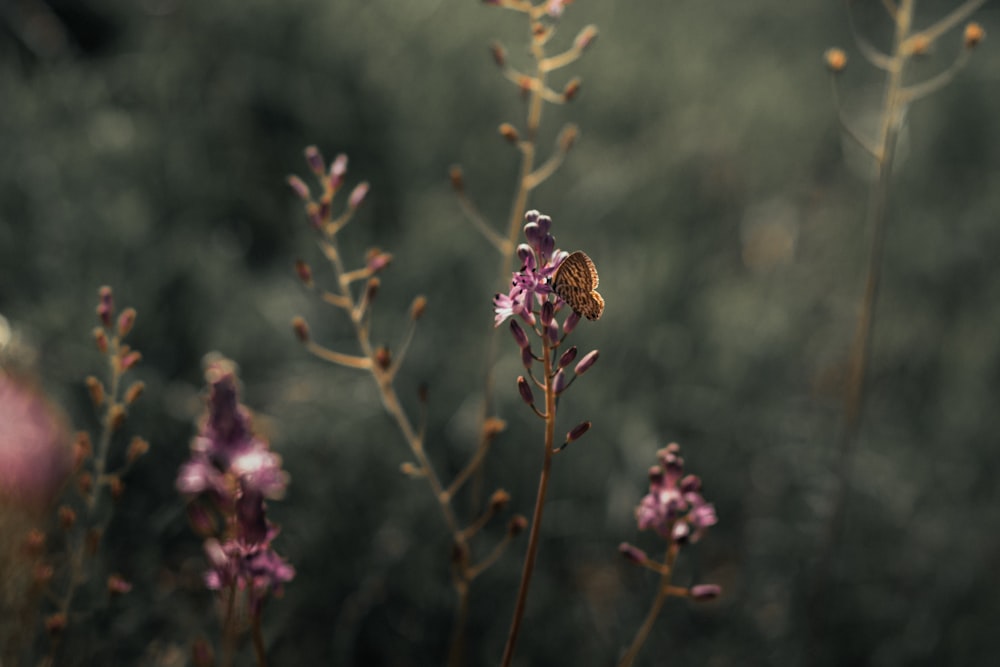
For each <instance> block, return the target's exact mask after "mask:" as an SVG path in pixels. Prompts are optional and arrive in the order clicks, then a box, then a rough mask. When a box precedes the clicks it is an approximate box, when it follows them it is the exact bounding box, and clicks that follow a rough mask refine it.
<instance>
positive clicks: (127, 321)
mask: <svg viewBox="0 0 1000 667" xmlns="http://www.w3.org/2000/svg"><path fill="white" fill-rule="evenodd" d="M135 315H136V313H135V308H126V309H125V310H123V311H122V313H121V315H119V316H118V335H119V336H121V337H122V338H124V337H125V336H127V335H128V334H129V332H130V331H132V327H133V326H135Z"/></svg>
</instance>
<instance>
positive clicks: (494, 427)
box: [483, 417, 507, 441]
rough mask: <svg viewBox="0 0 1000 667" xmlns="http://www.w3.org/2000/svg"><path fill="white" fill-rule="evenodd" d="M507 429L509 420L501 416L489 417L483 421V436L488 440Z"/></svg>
mask: <svg viewBox="0 0 1000 667" xmlns="http://www.w3.org/2000/svg"><path fill="white" fill-rule="evenodd" d="M506 430H507V422H505V421H504V420H502V419H500V418H499V417H487V418H486V420H485V421H484V422H483V438H485V439H486V440H488V441H491V440H493V439H494V438H495V437H497V436H498V435H500V434H501V433H503V432H504V431H506Z"/></svg>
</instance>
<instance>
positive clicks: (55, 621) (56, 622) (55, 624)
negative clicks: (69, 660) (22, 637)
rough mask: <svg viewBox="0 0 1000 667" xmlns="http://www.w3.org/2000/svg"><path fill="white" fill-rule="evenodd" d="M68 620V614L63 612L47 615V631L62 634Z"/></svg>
mask: <svg viewBox="0 0 1000 667" xmlns="http://www.w3.org/2000/svg"><path fill="white" fill-rule="evenodd" d="M68 622H69V621H68V620H67V618H66V614H63V613H62V612H59V613H57V614H51V615H49V616H46V617H45V631H46V632H48V633H49V634H50V635H58V634H61V633H62V631H63V630H65V629H66V625H67V623H68Z"/></svg>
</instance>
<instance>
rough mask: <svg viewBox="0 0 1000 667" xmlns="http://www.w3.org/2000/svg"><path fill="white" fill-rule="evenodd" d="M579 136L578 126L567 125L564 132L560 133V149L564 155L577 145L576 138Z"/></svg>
mask: <svg viewBox="0 0 1000 667" xmlns="http://www.w3.org/2000/svg"><path fill="white" fill-rule="evenodd" d="M578 134H579V130H577V128H576V125H567V126H566V127H564V128H563V130H562V132H560V133H559V149H560V150H561V151H562V152H563V153H568V152H569V150H570V149H571V148H573V144H575V143H576V137H577V135H578Z"/></svg>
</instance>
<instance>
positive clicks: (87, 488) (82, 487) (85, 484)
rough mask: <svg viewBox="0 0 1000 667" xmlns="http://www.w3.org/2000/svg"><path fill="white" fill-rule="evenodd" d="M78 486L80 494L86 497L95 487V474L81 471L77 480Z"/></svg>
mask: <svg viewBox="0 0 1000 667" xmlns="http://www.w3.org/2000/svg"><path fill="white" fill-rule="evenodd" d="M76 488H77V490H78V491H79V492H80V496H82V497H83V498H84V499H86V498H87V497H88V496H89V495H90V492H91V491H92V490H93V488H94V477H93V475H91V474H90V473H89V472H84V473H80V477H79V478H78V479H77V480H76Z"/></svg>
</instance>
